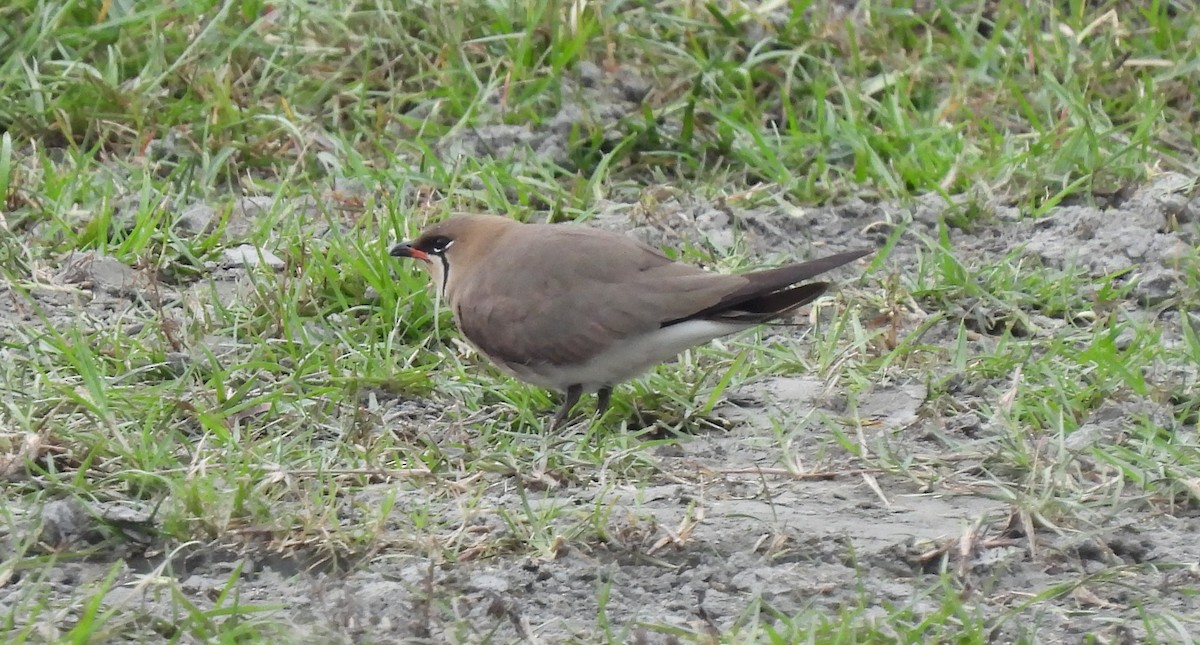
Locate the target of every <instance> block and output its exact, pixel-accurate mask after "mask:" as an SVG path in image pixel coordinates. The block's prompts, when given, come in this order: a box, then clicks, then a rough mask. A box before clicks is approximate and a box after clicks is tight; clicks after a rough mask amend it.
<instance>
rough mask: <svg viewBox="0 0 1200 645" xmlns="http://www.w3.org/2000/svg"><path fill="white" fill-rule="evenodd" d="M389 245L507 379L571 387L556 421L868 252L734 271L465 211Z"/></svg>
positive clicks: (623, 242) (796, 297) (793, 299)
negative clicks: (587, 397) (416, 263)
mask: <svg viewBox="0 0 1200 645" xmlns="http://www.w3.org/2000/svg"><path fill="white" fill-rule="evenodd" d="M390 253H391V255H393V256H396V257H403V258H416V259H418V260H420V261H421V262H423V263H424V264H425V268H426V269H428V270H429V273H430V274H431V275H432V276H433V282H434V285H435V286H436V288H437V292H438V296H439V297H440V298H441V300H442V302H444V303H445V304H447V305H448V306H449V307H450V309H451V310H452V311H453V312H454V322H455V324H456V325H457V326H458V329H459V331H461V332H462V334H463V335H464V336H465V337H466V339H467V341H469V342H470V343H471V345H473V346H474V347H475V348H476V349H477V350H478V351H479V353H481V354H483V355H484V356H486V357H487V358H488V359H490V360H491V361H492V362H493V363H495V364H496V366H497V367H499V368H500V369H501V370H502V371H504V372H505V373H507V374H509V375H511V376H514V377H516V378H518V379H520V380H522V381H526V382H528V383H532V384H534V385H538V386H541V387H544V388H549V389H553V390H558V391H560V392H564V393H565V394H566V397H565V399H564V400H563V404H562V407H560V408H559V410H558V413H557V414H556V415H555V416H554V421H553V422H552V424H551V428H552V429H553V428H557V427H558V426H559V425H560V424H562V423H563V422H564V421H566V419H567V415H568V414H569V413H570V411H571V408H573V407H574V406H575V404H576V403H577V402H578V401H579V397H580V396H581V395H582V394H583V393H584V392H595V393H596V395H597V414H603V413H604V411H605V410H606V409H607V408H608V403H609V398H610V397H611V396H612V388H613V386H614V385H616V384H618V383H621V382H623V381H627V380H629V379H631V378H633V377H635V376H637V375H638V374H641V373H642V372H644V371H645V370H647V369H648V368H650V367H652V366H654V365H656V364H658V363H661V362H664V361H667V360H670V359H671V358H674V357H675V356H676V355H678V354H679V353H680V352H682V351H683V350H685V349H688V348H689V347H692V346H695V345H699V344H702V343H707V342H708V341H710V340H712V339H714V338H717V337H720V336H725V335H727V334H732V333H734V332H738V331H741V330H744V329H748V328H750V327H753V326H755V325H761V324H763V323H766V322H769V321H771V320H774V319H776V318H779V317H781V316H783V315H785V314H787V313H788V312H791V311H792V310H794V309H796V308H797V307H800V306H801V305H804V304H807V303H809V302H812V301H813V300H814V299H815V298H816V297H817V296H819V295H821V293H822V292H824V291H825V289H826V288H828V287H829V283H827V282H810V283H807V284H797V283H798V282H800V281H802V280H807V279H808V278H811V277H813V276H815V275H818V274H821V273H824V272H826V271H829V270H830V269H833V268H836V267H839V266H841V265H843V264H846V263H848V262H852V261H854V260H856V259H858V258H861V257H863V256H865V255H867V254H868V253H871V251H870V250H860V251H850V252H847V253H839V254H836V255H831V256H829V257H825V258H821V259H818V260H812V261H810V262H801V263H798V264H789V265H787V266H783V267H779V268H776V269H767V270H765V271H755V272H752V273H743V274H737V275H728V274H720V273H712V272H709V271H705V270H703V269H700V268H698V267H694V266H691V265H688V264H682V263H680V262H675V261H673V260H671V259H670V258H668V257H667V256H665V255H663V254H662V253H660V252H659V251H658V250H656V249H653V248H651V247H649V246H646V245H644V244H642V243H641V242H638V241H637V240H634V239H633V238H631V237H628V236H625V235H622V234H620V233H613V232H609V231H602V230H597V229H590V228H584V227H581V226H572V225H565V224H523V223H521V222H518V221H516V220H512V219H508V218H506V217H498V216H494V215H458V216H454V217H451V218H449V219H446V220H443V221H441V222H439V223H437V224H434V225H432V226H430V227H428V228H427V229H425V230H424V231H423V232H422V233H421V235H420V236H419V237H417V239H415V240H412V241H409V242H401V243H399V244H397V245H395V246H393V247H392V249H391V252H390Z"/></svg>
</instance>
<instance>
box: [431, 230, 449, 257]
mask: <svg viewBox="0 0 1200 645" xmlns="http://www.w3.org/2000/svg"><path fill="white" fill-rule="evenodd" d="M453 243H454V240H452V239H450V238H448V237H446V236H444V235H439V236H437V237H435V238H433V239H432V240H429V241H428V242H426V243H425V252H426V253H433V254H435V255H436V254H439V253H444V252H445V251H446V249H448V248H450V245H451V244H453Z"/></svg>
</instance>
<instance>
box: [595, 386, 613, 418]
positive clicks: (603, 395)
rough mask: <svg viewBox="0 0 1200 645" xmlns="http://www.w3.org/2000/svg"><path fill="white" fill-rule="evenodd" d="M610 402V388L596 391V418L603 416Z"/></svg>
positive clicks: (606, 387)
mask: <svg viewBox="0 0 1200 645" xmlns="http://www.w3.org/2000/svg"><path fill="white" fill-rule="evenodd" d="M611 402H612V387H609V386H605V387H602V388H600V389H599V390H596V418H597V419H599V418H600V417H602V416H604V412H605V411H606V410H608V404H609V403H611Z"/></svg>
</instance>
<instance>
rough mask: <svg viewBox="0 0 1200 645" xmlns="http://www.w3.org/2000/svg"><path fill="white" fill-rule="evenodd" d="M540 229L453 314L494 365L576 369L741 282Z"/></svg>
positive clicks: (496, 264) (569, 230)
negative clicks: (584, 362)
mask: <svg viewBox="0 0 1200 645" xmlns="http://www.w3.org/2000/svg"><path fill="white" fill-rule="evenodd" d="M539 228H541V229H542V230H540V231H532V232H535V233H536V234H537V237H536V238H531V239H536V242H531V243H526V244H523V245H522V248H524V249H525V250H526V251H525V253H524V254H523V255H521V256H519V257H518V256H516V255H515V254H511V253H510V254H496V255H495V256H494V261H493V262H491V263H490V264H489V265H488V266H489V269H488V270H489V273H488V274H487V275H486V276H481V278H480V279H477V280H475V281H474V282H473V285H472V287H471V290H470V292H468V293H464V294H462V296H461V297H460V298H458V302H457V303H456V304H455V312H454V313H455V318H456V322H457V323H458V325H459V328H460V329H461V331H462V332H463V334H464V335H465V336H466V337H467V338H468V339H469V340H470V341H471V342H472V343H474V344H475V345H476V346H477V347H478V348H479V349H480V350H481V351H482V352H483V353H485V354H487V355H488V356H489V357H491V358H492V359H494V360H498V361H503V362H506V363H512V364H524V365H537V364H552V365H567V364H574V363H580V362H583V361H586V360H588V359H590V358H592V357H594V356H596V355H598V354H600V353H602V352H603V351H605V350H606V349H607V348H608V347H609V346H611V345H612V344H613V343H614V342H618V341H620V340H621V339H624V338H628V337H630V336H636V335H640V334H644V333H647V332H650V331H653V330H654V329H657V328H659V327H661V326H662V323H663V322H664V321H669V320H673V319H679V318H685V317H688V316H690V315H691V314H694V313H695V312H697V311H700V310H704V309H706V308H709V307H712V306H713V305H715V304H717V303H718V302H720V301H721V299H722V298H724V297H725V296H727V295H728V294H730V293H733V292H736V291H737V290H739V289H741V288H743V287H744V286H745V285H746V282H747V280H746V278H744V277H741V276H735V275H721V274H715V273H709V272H706V271H703V270H701V269H699V268H697V267H693V266H690V265H686V264H679V263H675V262H672V261H671V260H670V259H669V258H667V257H666V256H664V255H662V254H661V253H659V252H658V251H656V250H654V249H651V248H650V247H647V246H644V245H642V244H640V243H638V242H637V241H635V240H633V239H632V238H629V237H626V236H623V235H619V234H611V233H606V232H604V231H597V230H594V229H582V228H574V227H566V226H552V227H539ZM505 258H507V259H505ZM564 258H569V259H570V261H563V259H564ZM501 276H503V277H502V278H501ZM501 279H503V281H504V284H505V287H504V288H500V284H499V281H500V280H501ZM514 283H515V284H516V285H517V288H515V289H514V288H513V284H514Z"/></svg>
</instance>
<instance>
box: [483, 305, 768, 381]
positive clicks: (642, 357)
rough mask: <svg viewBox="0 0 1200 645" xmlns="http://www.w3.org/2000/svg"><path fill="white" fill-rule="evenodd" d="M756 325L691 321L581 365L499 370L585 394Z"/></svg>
mask: <svg viewBox="0 0 1200 645" xmlns="http://www.w3.org/2000/svg"><path fill="white" fill-rule="evenodd" d="M753 326H754V325H745V324H733V323H720V322H713V321H711V320H689V321H687V322H682V323H678V324H675V325H671V326H669V327H663V328H662V329H656V330H654V331H652V332H650V333H649V334H644V335H642V336H637V337H635V338H630V339H626V340H625V341H623V342H621V343H619V344H616V345H613V346H612V347H611V348H609V350H608V351H607V352H605V353H603V354H600V355H599V356H596V357H595V358H593V359H592V360H590V361H588V362H586V363H583V364H581V365H573V366H556V365H538V366H528V365H505V364H499V363H498V364H497V366H498V367H499V368H500V369H501V370H503V371H505V372H507V373H509V374H511V375H512V376H515V377H517V378H519V379H521V380H523V381H526V382H529V383H533V384H534V385H538V386H541V387H544V388H549V389H554V390H559V391H565V390H566V389H567V388H568V387H570V386H571V385H576V384H578V385H582V386H583V391H584V392H595V391H596V390H599V389H600V388H602V387H605V386H611V385H616V384H617V383H621V382H624V381H628V380H629V379H631V378H633V377H635V376H637V375H639V374H641V373H642V372H645V371H646V370H648V369H649V368H651V367H653V366H655V365H657V364H659V363H663V362H666V361H669V360H671V359H673V358H675V357H676V356H678V355H679V354H680V353H681V352H683V350H685V349H687V348H689V347H695V346H696V345H701V344H703V343H707V342H708V341H710V340H712V339H714V338H719V337H721V336H728V335H729V334H732V333H734V332H739V331H742V330H743V329H748V328H750V327H753Z"/></svg>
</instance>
